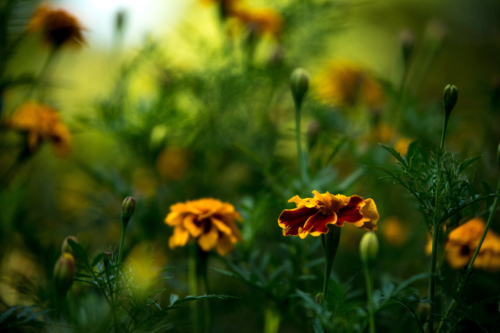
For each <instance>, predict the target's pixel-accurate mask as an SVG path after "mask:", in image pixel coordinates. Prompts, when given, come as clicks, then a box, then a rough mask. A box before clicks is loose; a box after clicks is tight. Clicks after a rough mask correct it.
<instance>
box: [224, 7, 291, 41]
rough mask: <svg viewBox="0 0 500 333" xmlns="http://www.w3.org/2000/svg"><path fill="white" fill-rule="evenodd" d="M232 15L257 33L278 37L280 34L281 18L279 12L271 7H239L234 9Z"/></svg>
mask: <svg viewBox="0 0 500 333" xmlns="http://www.w3.org/2000/svg"><path fill="white" fill-rule="evenodd" d="M232 16H233V17H235V18H236V19H237V20H238V21H240V22H241V23H243V24H244V25H245V26H246V27H248V28H249V29H251V30H252V31H254V32H255V33H256V34H258V35H262V36H263V35H267V36H271V37H279V35H280V34H281V29H282V26H283V18H282V16H281V14H280V13H278V12H276V11H274V10H272V9H269V8H259V9H248V8H240V9H237V10H235V11H234V12H233V13H232Z"/></svg>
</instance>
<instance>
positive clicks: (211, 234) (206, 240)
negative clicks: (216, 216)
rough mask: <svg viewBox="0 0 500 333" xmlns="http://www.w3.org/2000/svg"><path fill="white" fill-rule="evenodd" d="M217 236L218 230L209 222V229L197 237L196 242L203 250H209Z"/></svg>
mask: <svg viewBox="0 0 500 333" xmlns="http://www.w3.org/2000/svg"><path fill="white" fill-rule="evenodd" d="M218 238H219V232H218V231H217V228H216V227H215V225H213V224H211V226H210V230H209V231H208V232H207V233H204V234H202V235H201V236H200V238H198V244H199V245H200V247H201V248H202V249H203V251H207V252H208V251H210V250H211V249H213V248H214V246H215V245H216V244H217V239H218Z"/></svg>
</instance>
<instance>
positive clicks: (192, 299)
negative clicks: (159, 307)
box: [169, 295, 241, 308]
mask: <svg viewBox="0 0 500 333" xmlns="http://www.w3.org/2000/svg"><path fill="white" fill-rule="evenodd" d="M200 299H241V297H235V296H229V295H203V296H186V297H184V298H183V299H179V300H177V301H175V302H174V304H173V305H176V306H179V305H181V304H184V303H187V302H192V301H196V300H200ZM169 308H170V306H169Z"/></svg>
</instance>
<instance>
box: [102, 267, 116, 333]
mask: <svg viewBox="0 0 500 333" xmlns="http://www.w3.org/2000/svg"><path fill="white" fill-rule="evenodd" d="M104 269H105V271H106V278H107V280H108V281H107V282H108V288H109V295H110V297H111V305H112V307H111V310H112V311H113V326H114V328H115V333H118V332H120V325H118V319H117V316H116V303H115V296H114V290H113V285H112V284H111V280H110V279H109V274H108V267H105V268H104Z"/></svg>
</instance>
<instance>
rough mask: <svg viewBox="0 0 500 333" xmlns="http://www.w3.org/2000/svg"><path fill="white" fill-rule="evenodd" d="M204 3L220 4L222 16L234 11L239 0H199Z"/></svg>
mask: <svg viewBox="0 0 500 333" xmlns="http://www.w3.org/2000/svg"><path fill="white" fill-rule="evenodd" d="M201 2H202V3H203V4H205V5H211V4H214V3H218V4H220V6H221V7H220V9H221V11H222V14H223V16H224V17H226V16H230V15H231V14H233V13H234V12H235V11H236V8H237V6H238V4H240V3H241V1H240V0H201Z"/></svg>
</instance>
